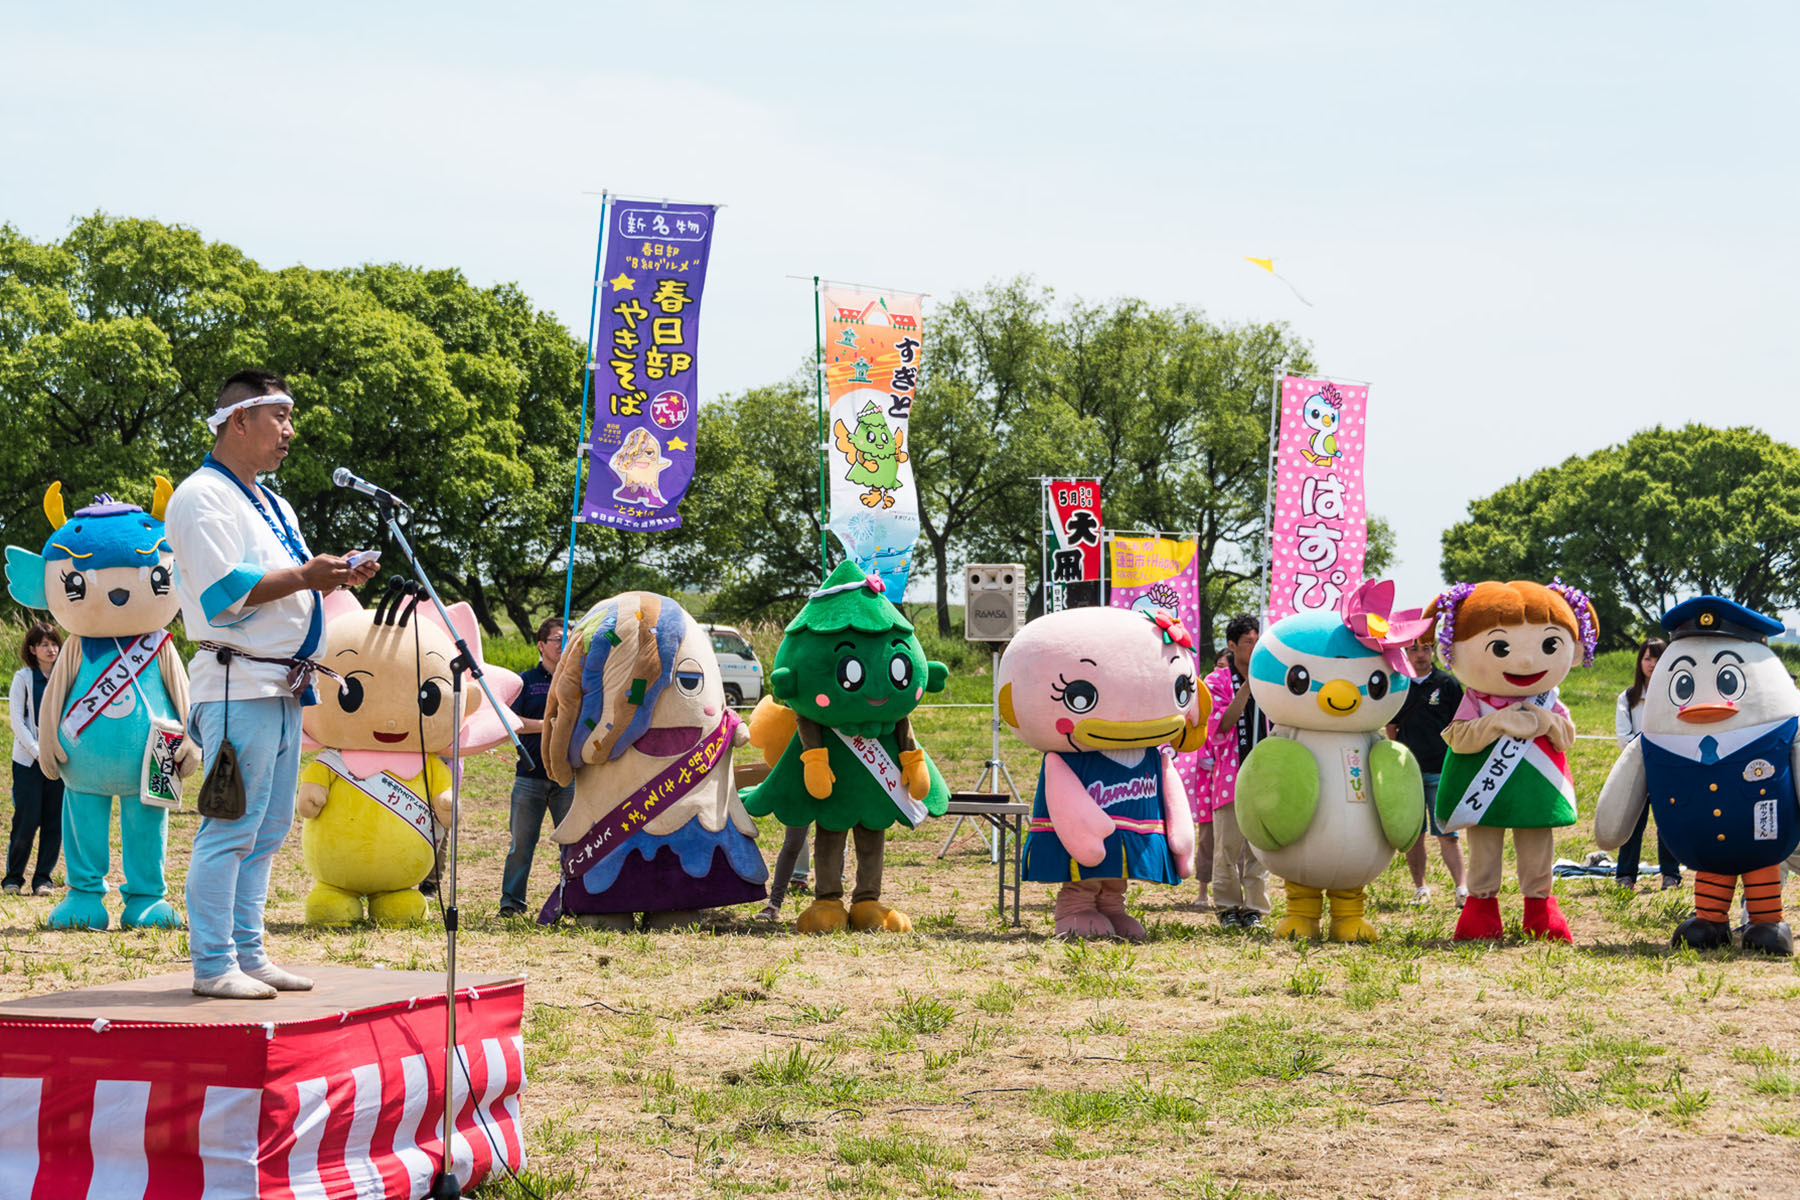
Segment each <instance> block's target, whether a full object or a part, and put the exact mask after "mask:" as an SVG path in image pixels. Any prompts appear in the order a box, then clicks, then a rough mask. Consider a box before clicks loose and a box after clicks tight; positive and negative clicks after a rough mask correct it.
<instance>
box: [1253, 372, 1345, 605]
mask: <svg viewBox="0 0 1800 1200" xmlns="http://www.w3.org/2000/svg"><path fill="white" fill-rule="evenodd" d="M1368 404H1369V389H1368V387H1367V386H1366V385H1351V384H1339V383H1332V382H1331V381H1329V380H1325V379H1297V378H1294V377H1292V376H1289V377H1284V378H1283V379H1282V381H1281V432H1280V443H1279V446H1280V448H1279V450H1278V452H1277V455H1276V460H1275V513H1274V524H1275V537H1274V543H1273V548H1272V561H1271V563H1270V566H1269V620H1270V621H1279V620H1281V618H1283V617H1287V616H1292V615H1293V614H1294V613H1296V612H1312V611H1317V610H1320V609H1327V610H1335V609H1336V608H1337V606H1338V601H1339V600H1340V599H1341V598H1342V597H1343V596H1344V595H1345V593H1347V592H1350V591H1351V590H1353V589H1354V588H1355V587H1356V585H1357V584H1359V583H1361V582H1362V567H1363V555H1364V553H1365V552H1366V551H1367V549H1368V537H1369V531H1368V508H1367V505H1366V503H1365V500H1364V497H1363V452H1364V450H1365V449H1366V446H1367V443H1366V434H1367V430H1368V417H1367V412H1368Z"/></svg>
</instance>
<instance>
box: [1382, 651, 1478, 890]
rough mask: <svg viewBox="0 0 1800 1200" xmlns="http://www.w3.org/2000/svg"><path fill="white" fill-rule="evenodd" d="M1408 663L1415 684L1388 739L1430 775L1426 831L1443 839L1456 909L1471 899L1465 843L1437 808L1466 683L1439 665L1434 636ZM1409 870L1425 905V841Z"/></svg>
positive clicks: (1412, 854) (1415, 847)
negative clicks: (1449, 735)
mask: <svg viewBox="0 0 1800 1200" xmlns="http://www.w3.org/2000/svg"><path fill="white" fill-rule="evenodd" d="M1406 661H1407V663H1408V664H1409V665H1410V666H1411V667H1412V671H1413V675H1414V680H1413V685H1412V686H1411V687H1410V688H1408V689H1407V690H1406V703H1405V704H1402V705H1401V706H1400V713H1399V715H1398V716H1396V717H1395V718H1394V723H1393V724H1391V725H1389V726H1388V727H1387V735H1388V737H1390V738H1392V739H1393V740H1394V741H1397V742H1399V743H1401V744H1402V745H1403V746H1405V747H1406V748H1407V749H1408V750H1411V751H1412V752H1413V754H1414V755H1415V756H1416V757H1417V758H1418V760H1419V771H1420V773H1421V774H1422V775H1424V777H1425V831H1426V832H1427V833H1429V834H1431V835H1432V836H1434V837H1436V838H1437V843H1438V853H1439V854H1440V855H1442V856H1443V859H1444V866H1446V867H1448V868H1449V870H1450V879H1451V881H1452V882H1454V883H1455V884H1456V907H1458V908H1461V907H1462V905H1463V901H1464V900H1467V899H1468V898H1469V889H1468V888H1467V887H1466V886H1464V884H1463V854H1462V843H1461V842H1459V841H1457V835H1456V834H1455V833H1445V832H1444V831H1443V830H1442V829H1440V828H1439V827H1438V822H1437V817H1436V816H1435V815H1434V812H1433V810H1434V809H1435V808H1436V806H1437V790H1438V774H1439V772H1441V771H1442V770H1443V769H1444V727H1445V726H1447V725H1449V724H1450V719H1451V717H1453V716H1455V714H1456V706H1457V705H1459V704H1461V703H1462V685H1461V684H1459V683H1457V682H1456V680H1455V679H1454V678H1452V677H1451V675H1450V673H1449V672H1447V671H1445V670H1444V669H1443V668H1442V667H1440V666H1438V665H1437V647H1436V646H1435V645H1433V644H1432V642H1431V639H1429V638H1420V639H1419V640H1418V641H1416V642H1414V643H1413V644H1412V645H1410V646H1408V647H1407V648H1406ZM1406 869H1407V870H1409V871H1411V872H1412V881H1413V903H1414V904H1425V903H1426V902H1428V901H1429V900H1430V899H1431V889H1430V888H1429V887H1427V886H1426V885H1425V839H1424V838H1423V837H1421V838H1420V839H1419V840H1418V841H1416V842H1414V843H1413V844H1412V849H1410V850H1408V851H1407V852H1406Z"/></svg>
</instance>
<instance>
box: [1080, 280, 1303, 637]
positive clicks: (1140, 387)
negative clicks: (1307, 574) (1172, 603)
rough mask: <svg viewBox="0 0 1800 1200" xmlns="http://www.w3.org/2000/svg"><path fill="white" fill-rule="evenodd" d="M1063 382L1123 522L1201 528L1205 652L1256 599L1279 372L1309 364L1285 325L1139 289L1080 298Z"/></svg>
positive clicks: (1116, 519)
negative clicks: (1145, 295) (1136, 296)
mask: <svg viewBox="0 0 1800 1200" xmlns="http://www.w3.org/2000/svg"><path fill="white" fill-rule="evenodd" d="M1058 342H1059V343H1060V345H1061V347H1062V350H1063V353H1062V364H1063V369H1062V371H1061V375H1060V383H1061V386H1062V388H1063V394H1064V395H1065V397H1066V399H1067V402H1068V404H1069V405H1070V407H1071V408H1072V409H1073V410H1074V411H1075V412H1076V413H1077V414H1078V415H1079V416H1080V417H1081V418H1083V419H1084V420H1086V421H1087V422H1089V423H1090V427H1091V428H1092V430H1093V432H1094V436H1093V439H1092V442H1091V443H1090V444H1092V445H1094V446H1095V447H1096V448H1095V450H1094V452H1093V457H1092V458H1091V459H1090V461H1089V463H1088V469H1087V470H1085V471H1083V472H1080V473H1082V474H1087V475H1096V476H1098V477H1099V478H1100V480H1101V487H1102V489H1103V492H1102V494H1103V502H1104V504H1105V517H1106V523H1107V525H1108V526H1109V527H1111V528H1114V529H1134V528H1135V529H1150V530H1164V531H1170V532H1186V531H1193V532H1194V534H1195V535H1196V537H1197V539H1198V541H1199V546H1200V549H1199V559H1200V563H1201V567H1200V570H1201V577H1200V628H1199V629H1198V630H1197V631H1196V633H1197V634H1198V636H1199V638H1200V641H1201V647H1200V649H1201V652H1202V655H1203V657H1206V658H1210V657H1211V656H1212V653H1213V645H1214V641H1213V639H1214V636H1215V634H1216V633H1217V632H1219V629H1215V626H1218V627H1220V629H1222V626H1223V621H1224V619H1226V618H1228V617H1229V616H1230V615H1231V614H1232V613H1235V612H1237V611H1242V610H1255V609H1257V608H1259V607H1260V601H1259V600H1258V599H1257V597H1256V596H1255V594H1254V593H1255V589H1256V581H1257V579H1258V577H1259V575H1260V572H1261V566H1260V564H1261V555H1262V540H1263V537H1264V526H1263V503H1264V495H1265V490H1266V483H1267V478H1268V464H1269V405H1270V402H1271V398H1272V391H1273V381H1274V377H1275V374H1276V373H1277V372H1278V371H1280V372H1291V373H1300V374H1303V373H1307V372H1309V371H1310V370H1311V369H1312V363H1311V359H1310V357H1309V352H1308V349H1307V346H1306V344H1305V342H1303V341H1301V340H1299V339H1297V338H1295V337H1294V336H1293V334H1292V333H1290V332H1289V330H1288V329H1287V327H1286V326H1285V325H1282V324H1265V325H1222V324H1218V323H1215V322H1213V321H1210V320H1208V319H1207V318H1206V317H1205V316H1204V315H1203V314H1201V313H1199V312H1195V311H1193V310H1191V309H1187V308H1172V309H1164V310H1158V309H1154V308H1151V307H1150V306H1148V305H1146V304H1144V303H1143V302H1142V301H1137V300H1122V301H1117V302H1114V303H1112V304H1109V305H1076V306H1074V307H1073V308H1072V309H1071V310H1070V312H1069V314H1068V315H1067V317H1066V318H1065V319H1064V320H1063V321H1062V323H1061V326H1060V328H1059V330H1058Z"/></svg>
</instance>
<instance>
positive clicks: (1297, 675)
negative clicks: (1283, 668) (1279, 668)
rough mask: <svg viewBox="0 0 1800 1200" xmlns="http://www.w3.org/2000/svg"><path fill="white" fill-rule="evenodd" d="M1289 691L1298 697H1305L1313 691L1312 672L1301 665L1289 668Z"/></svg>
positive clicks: (1297, 664) (1296, 664)
mask: <svg viewBox="0 0 1800 1200" xmlns="http://www.w3.org/2000/svg"><path fill="white" fill-rule="evenodd" d="M1287 690H1288V691H1290V692H1292V693H1294V695H1296V696H1304V695H1306V693H1308V692H1310V691H1312V672H1311V671H1308V670H1307V669H1306V668H1305V667H1303V666H1301V665H1300V664H1299V663H1295V664H1294V665H1293V666H1291V667H1289V668H1288V673H1287Z"/></svg>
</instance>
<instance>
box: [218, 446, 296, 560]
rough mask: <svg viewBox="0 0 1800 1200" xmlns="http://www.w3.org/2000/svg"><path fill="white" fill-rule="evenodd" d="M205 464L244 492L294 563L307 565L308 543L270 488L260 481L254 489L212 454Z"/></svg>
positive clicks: (252, 506)
mask: <svg viewBox="0 0 1800 1200" xmlns="http://www.w3.org/2000/svg"><path fill="white" fill-rule="evenodd" d="M203 465H204V466H208V467H211V468H212V469H213V470H215V471H217V472H218V473H219V474H221V475H223V476H225V478H227V479H229V480H231V482H232V484H233V485H234V486H235V487H236V488H237V490H238V491H240V492H242V493H243V494H244V499H246V500H248V501H249V502H250V507H251V508H254V509H255V510H256V513H257V515H258V516H260V517H261V518H262V519H263V524H265V525H267V526H268V527H269V532H270V533H273V534H274V535H275V540H276V541H278V542H280V543H281V545H282V548H283V549H285V550H286V551H287V552H288V557H290V558H292V559H293V560H294V565H295V566H300V567H303V566H305V565H306V562H307V558H308V557H309V556H308V555H307V553H306V544H305V543H304V542H302V541H301V540H300V534H299V533H298V532H296V531H295V529H294V527H293V526H291V525H289V524H288V520H287V517H286V516H285V515H284V514H283V513H282V511H281V506H280V505H279V504H277V503H275V497H274V496H273V495H271V494H270V492H269V489H268V488H266V487H264V486H263V485H262V484H260V483H259V484H257V485H256V491H252V490H251V489H250V488H249V487H248V486H246V485H245V483H244V481H243V480H241V479H239V478H238V477H237V476H236V475H235V474H233V473H232V471H231V470H230V468H228V467H226V466H225V464H224V463H222V462H220V461H219V460H218V459H216V458H214V457H213V456H212V455H210V454H208V455H207V456H206V461H205V463H204V464H203ZM257 492H261V493H262V494H263V497H266V498H267V500H268V504H267V505H266V506H265V505H264V503H263V498H261V497H258V496H257V494H256V493H257ZM270 514H273V515H270ZM277 521H279V522H280V524H279V525H277V524H276V522H277Z"/></svg>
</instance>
